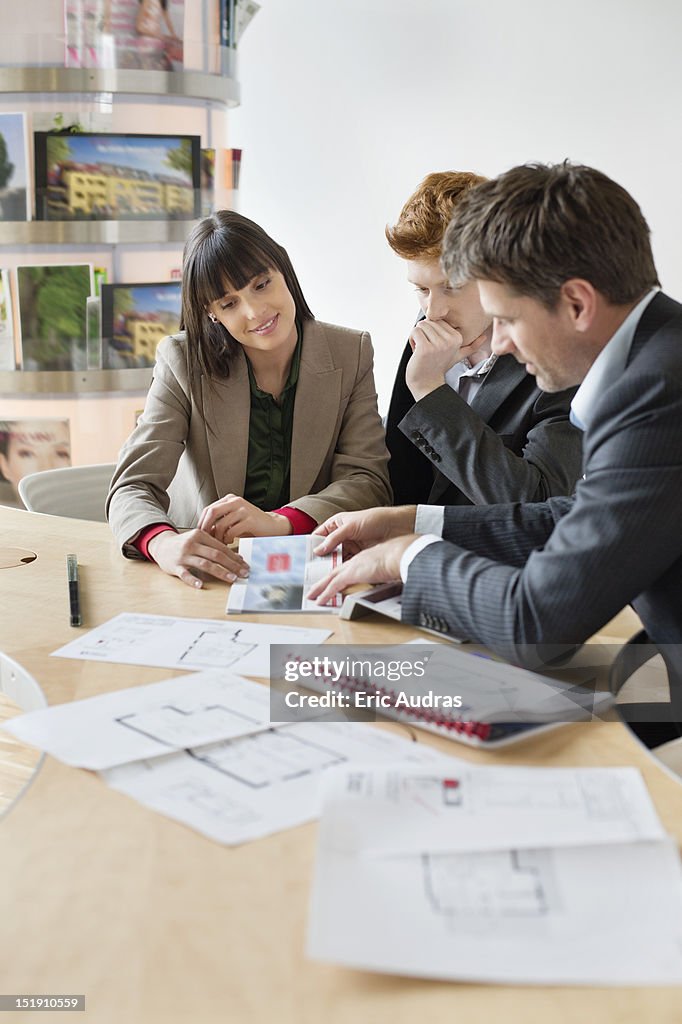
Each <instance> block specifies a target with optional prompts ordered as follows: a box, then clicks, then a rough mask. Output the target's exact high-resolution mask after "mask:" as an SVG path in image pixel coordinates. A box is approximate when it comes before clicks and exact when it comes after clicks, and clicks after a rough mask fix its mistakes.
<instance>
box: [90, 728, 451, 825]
mask: <svg viewBox="0 0 682 1024" xmlns="http://www.w3.org/2000/svg"><path fill="white" fill-rule="evenodd" d="M403 760H409V761H414V762H417V763H422V764H423V763H429V762H442V755H439V754H437V753H436V752H435V751H433V750H430V749H429V748H428V747H423V746H420V745H417V744H415V743H411V742H410V741H408V740H405V739H403V738H402V737H400V736H395V735H393V734H392V733H389V732H387V731H385V730H380V729H377V728H375V727H374V726H371V725H368V724H365V723H357V722H356V723H349V722H327V723H318V722H315V723H313V722H306V723H301V724H298V725H285V726H279V727H277V728H273V729H271V730H269V731H268V732H259V733H255V734H253V735H251V736H245V737H243V738H241V739H234V740H226V741H225V742H222V743H214V744H210V745H209V746H202V747H197V748H193V749H191V750H188V751H184V752H183V753H179V754H169V755H168V756H166V757H161V758H155V759H154V760H151V761H136V762H135V763H134V764H129V765H123V766H122V767H120V768H112V769H110V770H109V771H106V772H102V773H101V775H102V778H103V779H104V780H105V781H106V782H107V783H108V784H109V785H110V786H111V787H112V788H113V789H116V790H118V791H119V792H121V793H126V794H127V795H128V796H131V797H133V798H134V799H135V800H137V801H138V802H139V803H141V804H144V806H145V807H149V808H151V809H152V810H155V811H159V812H160V813H161V814H165V815H167V816H168V817H169V818H173V819H175V820H176V821H179V822H182V823H183V824H185V825H189V826H190V828H194V829H196V830H197V831H198V832H201V833H202V834H203V835H205V836H208V837H209V838H210V839H215V840H217V841H218V842H219V843H226V844H235V843H243V842H246V841H247V840H250V839H257V838H260V837H261V836H266V835H269V834H270V833H272V832H277V831H279V830H281V829H285V828H292V827H293V826H294V825H300V824H302V823H303V822H306V821H311V820H312V819H313V818H315V817H317V815H318V814H319V809H320V796H319V789H320V777H321V773H322V772H323V771H325V770H326V769H327V768H330V767H332V766H334V765H342V764H347V763H354V762H357V763H362V764H368V763H369V764H376V763H384V764H386V763H395V762H400V761H403Z"/></svg>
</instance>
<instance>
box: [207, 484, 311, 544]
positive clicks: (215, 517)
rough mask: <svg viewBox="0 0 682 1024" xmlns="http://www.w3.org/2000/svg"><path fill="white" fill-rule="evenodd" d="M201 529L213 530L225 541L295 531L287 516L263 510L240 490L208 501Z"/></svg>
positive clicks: (217, 536)
mask: <svg viewBox="0 0 682 1024" xmlns="http://www.w3.org/2000/svg"><path fill="white" fill-rule="evenodd" d="M199 529H200V530H205V531H206V532H207V533H212V534H213V536H214V537H215V538H216V539H217V540H220V541H222V542H223V543H224V544H230V543H231V542H232V541H233V540H236V539H237V538H238V537H285V536H286V535H287V534H290V533H293V527H292V525H291V523H290V522H289V520H288V519H287V518H286V516H281V515H279V514H278V513H277V512H263V511H262V509H259V508H257V507H256V506H255V505H252V504H251V502H250V501H247V500H246V498H240V497H239V496H238V495H236V494H226V495H225V497H224V498H219V499H218V501H214V502H213V503H212V504H211V505H207V506H206V508H205V509H204V511H203V512H202V513H201V516H200V518H199Z"/></svg>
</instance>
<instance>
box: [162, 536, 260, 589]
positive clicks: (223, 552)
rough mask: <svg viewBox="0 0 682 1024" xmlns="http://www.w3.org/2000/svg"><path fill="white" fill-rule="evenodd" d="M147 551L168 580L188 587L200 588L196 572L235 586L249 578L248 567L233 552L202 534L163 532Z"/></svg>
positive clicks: (200, 584)
mask: <svg viewBox="0 0 682 1024" xmlns="http://www.w3.org/2000/svg"><path fill="white" fill-rule="evenodd" d="M147 551H148V552H149V554H150V555H151V557H152V558H153V559H154V561H155V562H156V564H157V565H158V566H159V568H160V569H163V571H164V572H167V573H168V575H169V576H177V577H178V578H179V579H181V580H182V582H183V583H186V584H187V586H188V587H201V586H203V584H202V582H201V580H200V579H199V577H198V576H196V575H195V573H197V572H201V573H206V574H207V575H209V576H215V578H216V579H217V580H223V581H224V582H225V583H234V581H235V580H236V579H237V577H238V576H241V577H242V578H243V577H246V576H248V575H249V567H248V565H247V564H246V562H245V561H244V559H243V558H242V557H241V555H238V554H237V552H236V551H230V549H229V548H228V547H226V545H225V544H223V542H222V541H220V540H218V539H217V538H216V537H213V536H212V535H211V534H210V533H206V532H205V531H204V530H188V531H187V532H186V533H175V532H174V531H173V530H164V531H163V533H157V535H156V536H155V537H152V539H151V540H150V541H149V544H148V546H147Z"/></svg>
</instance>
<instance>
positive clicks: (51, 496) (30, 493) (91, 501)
mask: <svg viewBox="0 0 682 1024" xmlns="http://www.w3.org/2000/svg"><path fill="white" fill-rule="evenodd" d="M114 469H115V466H114V464H113V462H111V463H110V462H107V463H102V464H100V465H95V466H66V467H64V468H63V469H46V470H44V471H43V472H42V473H29V474H28V476H25V477H24V478H23V480H20V481H19V496H20V498H21V500H22V501H23V503H24V505H25V506H26V508H27V509H28V510H29V512H45V513H47V514H48V515H51V516H64V517H66V518H67V519H89V520H91V521H93V522H97V523H103V522H105V521H106V516H105V514H104V503H105V501H106V497H107V493H108V491H109V484H110V483H111V478H112V476H113V475H114Z"/></svg>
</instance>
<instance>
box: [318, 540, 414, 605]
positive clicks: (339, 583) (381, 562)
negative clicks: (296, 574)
mask: <svg viewBox="0 0 682 1024" xmlns="http://www.w3.org/2000/svg"><path fill="white" fill-rule="evenodd" d="M417 536H418V535H417V534H410V535H409V536H408V537H396V538H395V539H393V540H387V541H384V543H383V544H376V545H375V546H374V547H373V548H368V549H367V550H366V551H361V552H360V553H359V554H357V555H355V556H354V557H353V558H351V559H349V560H348V561H347V562H342V563H341V565H339V566H337V567H336V569H334V570H333V571H332V572H330V573H329V575H328V576H326V577H325V578H324V579H323V580H319V582H317V583H316V584H315V586H314V587H313V588H312V590H310V591H309V593H308V595H307V596H308V600H310V601H314V600H317V603H318V604H328V603H329V602H330V601H331V599H332V598H333V597H334V595H335V594H338V593H339V592H340V591H342V590H345V589H346V588H347V587H350V586H352V585H353V584H354V583H389V582H391V581H392V580H399V579H400V559H401V558H402V557H403V554H404V553H405V551H407V549H408V548H409V546H410V544H411V543H412V541H414V540H416V539H417Z"/></svg>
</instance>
